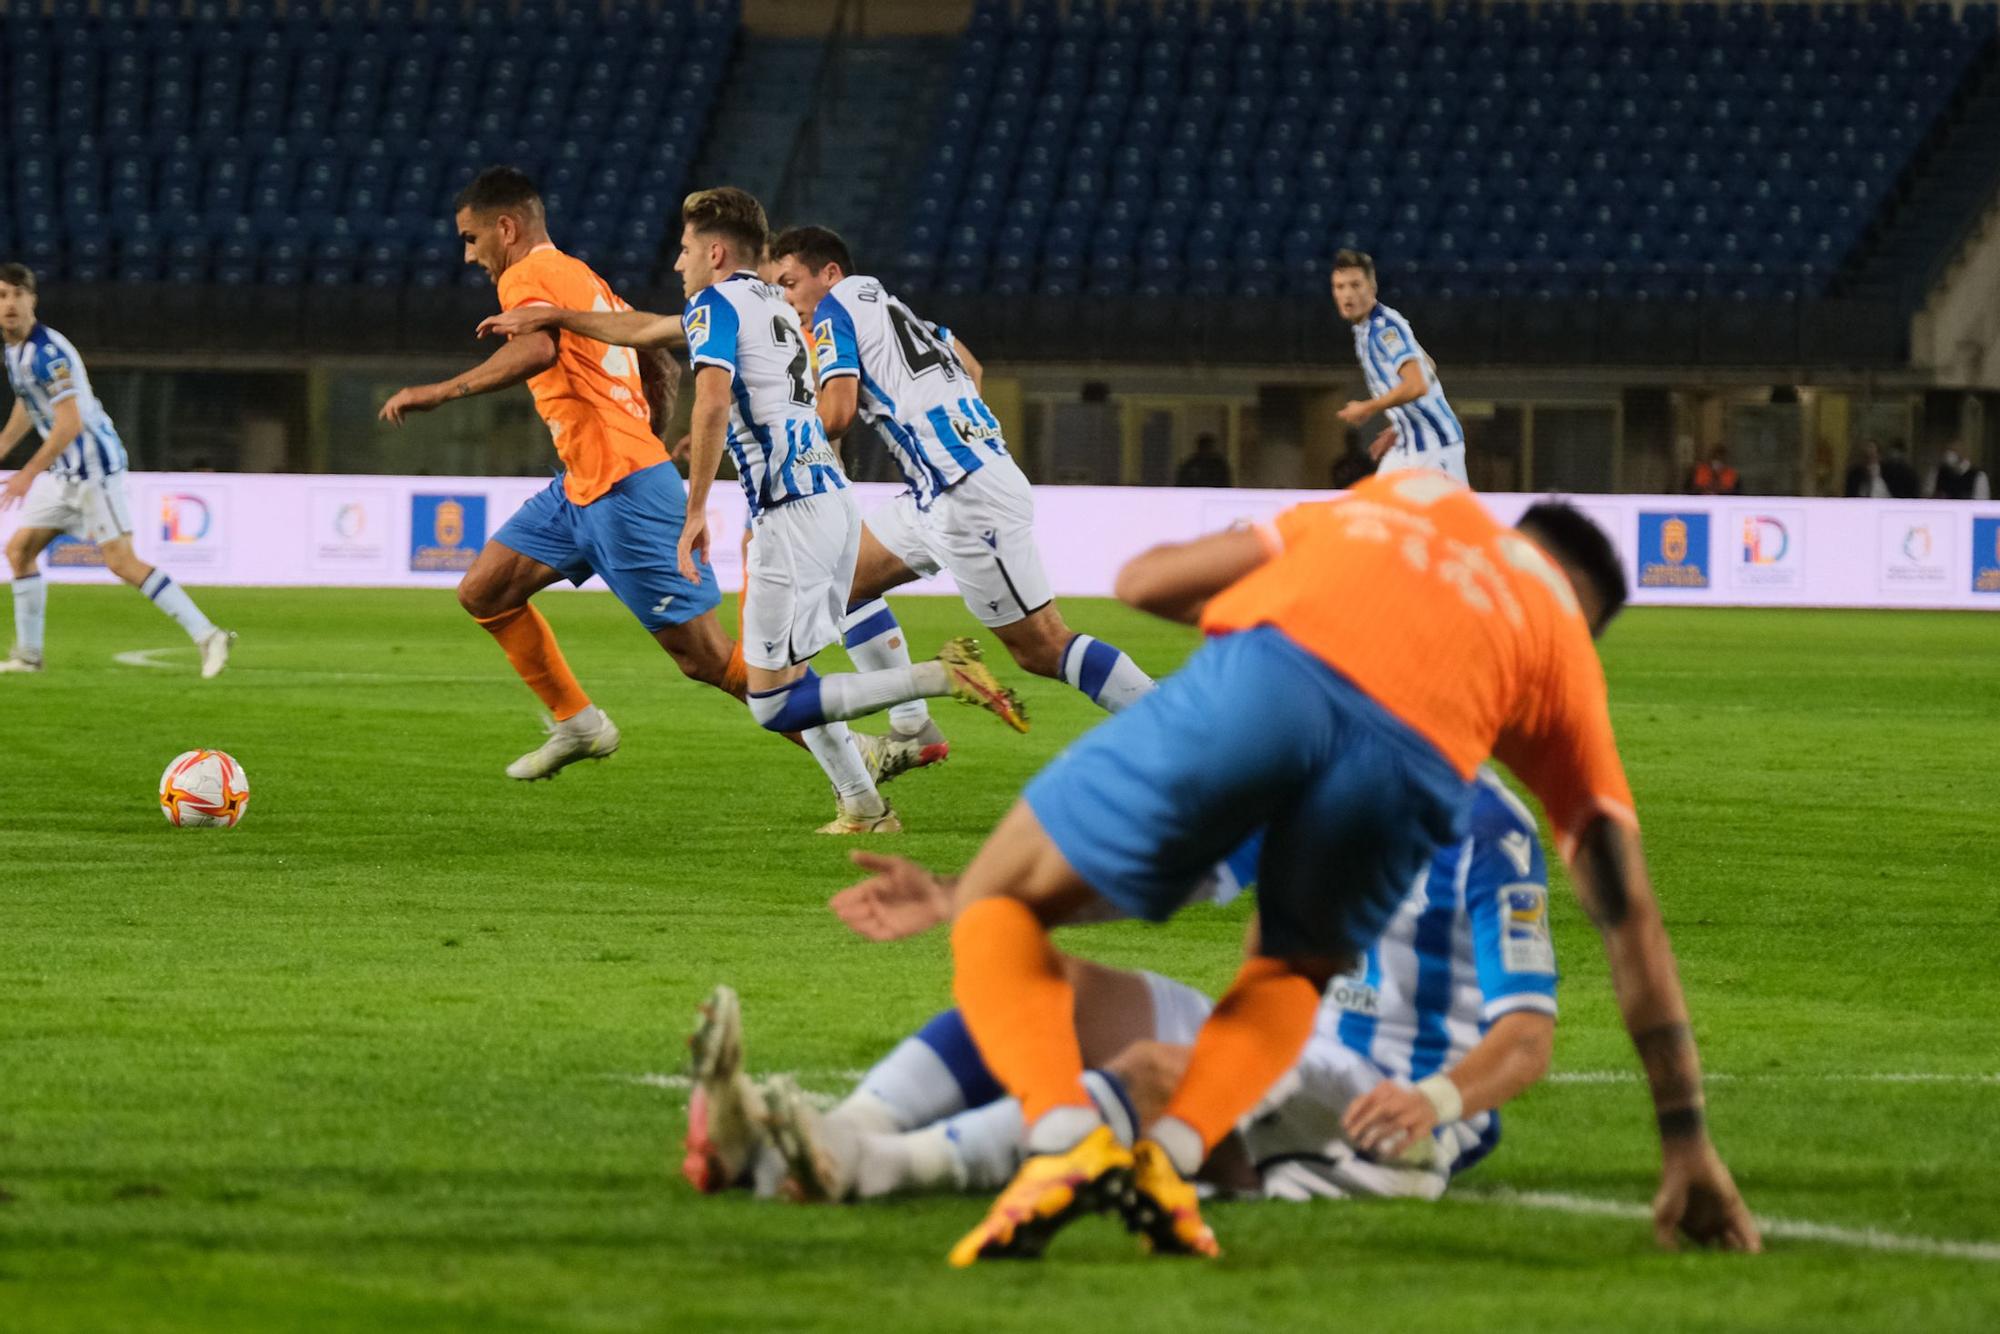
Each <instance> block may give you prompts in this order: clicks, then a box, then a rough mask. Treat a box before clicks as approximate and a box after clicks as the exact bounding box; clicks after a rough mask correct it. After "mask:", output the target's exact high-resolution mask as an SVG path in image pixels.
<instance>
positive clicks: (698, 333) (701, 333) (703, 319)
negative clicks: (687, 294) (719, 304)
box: [681, 306, 708, 352]
mask: <svg viewBox="0 0 2000 1334" xmlns="http://www.w3.org/2000/svg"><path fill="white" fill-rule="evenodd" d="M681 328H682V332H684V333H685V334H686V335H687V340H688V350H689V351H691V352H692V351H698V350H699V349H700V347H701V345H702V344H703V343H706V342H707V341H708V307H707V306H696V307H695V308H694V309H693V310H690V311H689V312H688V313H687V318H686V319H684V320H682V321H681Z"/></svg>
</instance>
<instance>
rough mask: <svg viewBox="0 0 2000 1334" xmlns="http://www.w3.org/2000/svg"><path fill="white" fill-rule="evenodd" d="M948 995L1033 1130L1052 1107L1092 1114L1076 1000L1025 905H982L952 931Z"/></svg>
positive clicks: (1046, 938) (1004, 902)
mask: <svg viewBox="0 0 2000 1334" xmlns="http://www.w3.org/2000/svg"><path fill="white" fill-rule="evenodd" d="M951 957H952V966H953V976H952V995H953V996H955V997H956V998H957V1000H958V1009H959V1013H960V1014H961V1015H963V1016H964V1018H965V1026H966V1027H967V1028H968V1029H970V1030H971V1032H972V1040H973V1042H974V1043H975V1044H977V1045H978V1047H979V1054H980V1055H981V1056H983V1057H985V1058H986V1065H987V1067H988V1068H989V1069H990V1070H992V1071H993V1076H994V1078H996V1079H998V1080H999V1081H1000V1082H1001V1083H1002V1084H1004V1085H1005V1086H1006V1088H1007V1091H1008V1092H1009V1093H1012V1094H1014V1095H1015V1096H1016V1097H1018V1098H1020V1100H1021V1114H1022V1116H1023V1118H1024V1119H1025V1120H1026V1123H1027V1125H1028V1126H1029V1127H1030V1128H1031V1129H1032V1128H1033V1126H1034V1124H1035V1122H1037V1121H1039V1120H1041V1119H1042V1116H1043V1114H1044V1113H1046V1112H1048V1111H1051V1110H1053V1109H1054V1108H1057V1107H1083V1108H1090V1107H1091V1106H1092V1103H1091V1101H1090V1095H1089V1094H1088V1093H1086V1092H1085V1091H1084V1087H1083V1051H1082V1049H1081V1048H1080V1047H1079V1046H1078V1045H1077V1040H1076V1019H1075V1017H1074V1015H1075V1009H1076V997H1075V996H1074V995H1073V994H1072V991H1071V988H1070V985H1069V979H1068V978H1066V977H1065V976H1063V969H1062V960H1061V959H1059V958H1058V957H1057V956H1056V952H1055V948H1054V947H1053V946H1051V945H1050V944H1049V934H1048V932H1047V931H1045V930H1043V929H1042V924H1041V923H1040V922H1038V921H1036V920H1035V915H1034V914H1033V913H1032V912H1030V911H1029V910H1028V907H1027V905H1026V904H1024V903H1021V902H1020V901H1018V900H1016V899H1005V898H1000V899H981V900H980V901H979V902H977V903H975V904H973V905H972V906H971V907H970V908H967V909H966V910H965V912H964V913H963V914H962V915H961V916H960V917H959V919H958V924H957V925H956V926H954V927H953V928H952V929H951Z"/></svg>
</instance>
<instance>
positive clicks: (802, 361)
mask: <svg viewBox="0 0 2000 1334" xmlns="http://www.w3.org/2000/svg"><path fill="white" fill-rule="evenodd" d="M771 341H772V342H774V343H776V344H777V345H778V346H779V347H781V348H782V347H784V346H785V345H786V344H788V343H789V344H790V345H791V346H792V348H793V352H792V362H791V364H790V365H789V366H787V367H785V372H786V374H788V375H790V376H791V377H792V402H794V403H796V404H798V405H799V406H800V407H802V408H809V407H811V406H812V404H813V391H812V386H811V385H810V384H807V383H806V340H805V336H804V335H803V334H801V333H800V332H799V330H798V326H797V325H794V324H790V323H787V322H786V320H785V317H784V316H782V315H773V316H772V317H771Z"/></svg>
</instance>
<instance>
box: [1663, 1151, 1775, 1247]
mask: <svg viewBox="0 0 2000 1334" xmlns="http://www.w3.org/2000/svg"><path fill="white" fill-rule="evenodd" d="M1682 1236H1686V1237H1687V1238H1688V1240H1690V1241H1692V1242H1694V1243H1695V1244H1696V1245H1698V1246H1720V1247H1721V1248H1722V1249H1723V1250H1725V1251H1749V1252H1751V1253H1752V1254H1754V1253H1756V1252H1758V1251H1761V1250H1763V1249H1764V1239H1763V1237H1762V1236H1761V1235H1759V1233H1758V1231H1757V1220H1756V1219H1754V1218H1752V1217H1750V1209H1749V1206H1747V1205H1745V1204H1744V1203H1743V1197H1742V1195H1740V1194H1738V1193H1737V1190H1736V1182H1735V1180H1734V1178H1732V1177H1731V1176H1730V1175H1729V1169H1728V1168H1727V1167H1726V1166H1724V1165H1723V1162H1722V1158H1721V1156H1720V1155H1718V1154H1717V1153H1716V1151H1715V1146H1714V1145H1712V1144H1710V1143H1709V1142H1708V1140H1707V1139H1706V1138H1703V1139H1701V1140H1699V1141H1689V1142H1686V1143H1684V1144H1678V1145H1669V1146H1668V1148H1667V1151H1666V1161H1665V1163H1664V1164H1663V1165H1662V1167H1661V1170H1660V1193H1659V1194H1657V1195H1655V1196H1654V1197H1653V1237H1654V1239H1655V1240H1657V1241H1658V1242H1659V1243H1660V1245H1661V1246H1663V1247H1664V1248H1666V1249H1667V1250H1670V1251H1672V1250H1678V1249H1680V1238H1681V1237H1682Z"/></svg>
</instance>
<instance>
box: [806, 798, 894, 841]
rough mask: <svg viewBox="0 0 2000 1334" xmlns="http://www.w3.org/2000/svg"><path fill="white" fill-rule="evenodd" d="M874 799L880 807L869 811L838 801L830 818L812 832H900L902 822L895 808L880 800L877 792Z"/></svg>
mask: <svg viewBox="0 0 2000 1334" xmlns="http://www.w3.org/2000/svg"><path fill="white" fill-rule="evenodd" d="M875 800H876V801H878V802H881V805H882V809H881V810H879V811H869V810H866V809H864V808H862V807H859V806H849V805H848V804H847V803H846V802H844V801H843V802H840V803H838V804H837V805H836V806H835V807H834V815H833V818H832V819H831V820H828V821H827V822H826V823H825V824H823V825H821V826H820V827H819V828H818V829H816V830H814V831H813V832H814V833H816V834H900V833H902V832H903V822H902V821H901V820H899V819H898V818H896V808H895V807H894V806H891V805H890V804H889V803H888V802H886V801H882V796H881V794H880V793H877V794H876V796H875Z"/></svg>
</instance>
